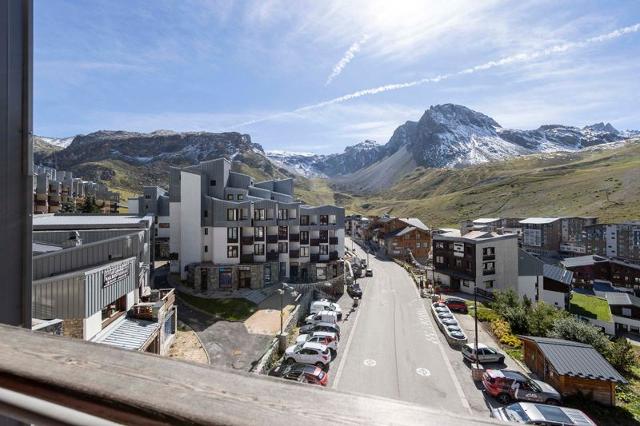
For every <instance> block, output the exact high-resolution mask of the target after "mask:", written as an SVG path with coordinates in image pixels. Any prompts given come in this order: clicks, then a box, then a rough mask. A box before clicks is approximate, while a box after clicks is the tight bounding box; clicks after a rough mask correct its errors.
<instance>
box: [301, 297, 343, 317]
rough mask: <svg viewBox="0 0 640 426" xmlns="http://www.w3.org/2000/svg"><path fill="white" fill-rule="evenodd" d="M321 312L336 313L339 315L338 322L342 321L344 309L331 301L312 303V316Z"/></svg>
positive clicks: (310, 310) (324, 300) (323, 300)
mask: <svg viewBox="0 0 640 426" xmlns="http://www.w3.org/2000/svg"><path fill="white" fill-rule="evenodd" d="M320 311H334V312H335V313H336V314H337V315H338V320H341V319H342V309H341V308H340V305H338V304H337V303H333V302H332V301H330V300H327V299H322V300H316V301H314V302H313V303H311V307H310V308H309V313H310V314H317V313H318V312H320Z"/></svg>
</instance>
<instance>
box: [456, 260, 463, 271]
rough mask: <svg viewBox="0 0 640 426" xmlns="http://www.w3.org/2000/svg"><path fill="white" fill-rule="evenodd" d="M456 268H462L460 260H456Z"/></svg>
mask: <svg viewBox="0 0 640 426" xmlns="http://www.w3.org/2000/svg"><path fill="white" fill-rule="evenodd" d="M456 268H458V269H461V268H462V259H456Z"/></svg>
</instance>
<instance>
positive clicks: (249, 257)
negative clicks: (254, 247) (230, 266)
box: [240, 254, 253, 263]
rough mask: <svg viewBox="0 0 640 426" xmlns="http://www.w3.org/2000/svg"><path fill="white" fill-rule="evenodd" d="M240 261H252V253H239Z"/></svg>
mask: <svg viewBox="0 0 640 426" xmlns="http://www.w3.org/2000/svg"><path fill="white" fill-rule="evenodd" d="M240 263H253V254H241V255H240Z"/></svg>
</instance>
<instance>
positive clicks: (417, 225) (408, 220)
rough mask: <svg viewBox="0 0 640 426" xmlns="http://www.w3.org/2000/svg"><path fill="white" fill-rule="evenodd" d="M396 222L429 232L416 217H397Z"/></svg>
mask: <svg viewBox="0 0 640 426" xmlns="http://www.w3.org/2000/svg"><path fill="white" fill-rule="evenodd" d="M398 220H400V221H401V222H404V223H406V224H407V225H410V226H413V227H414V228H418V229H422V230H423V231H428V230H429V227H428V226H427V225H425V224H424V223H423V222H422V221H421V220H420V219H418V218H417V217H399V218H398Z"/></svg>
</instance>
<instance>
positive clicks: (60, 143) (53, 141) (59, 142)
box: [35, 136, 75, 148]
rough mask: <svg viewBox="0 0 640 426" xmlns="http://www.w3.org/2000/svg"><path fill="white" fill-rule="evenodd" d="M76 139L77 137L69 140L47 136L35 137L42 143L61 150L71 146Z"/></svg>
mask: <svg viewBox="0 0 640 426" xmlns="http://www.w3.org/2000/svg"><path fill="white" fill-rule="evenodd" d="M74 137H75V136H71V137H69V138H48V137H46V136H35V138H38V139H39V140H40V141H42V142H44V143H48V144H49V145H53V146H57V147H59V148H66V147H68V146H69V145H71V142H73V138H74Z"/></svg>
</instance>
